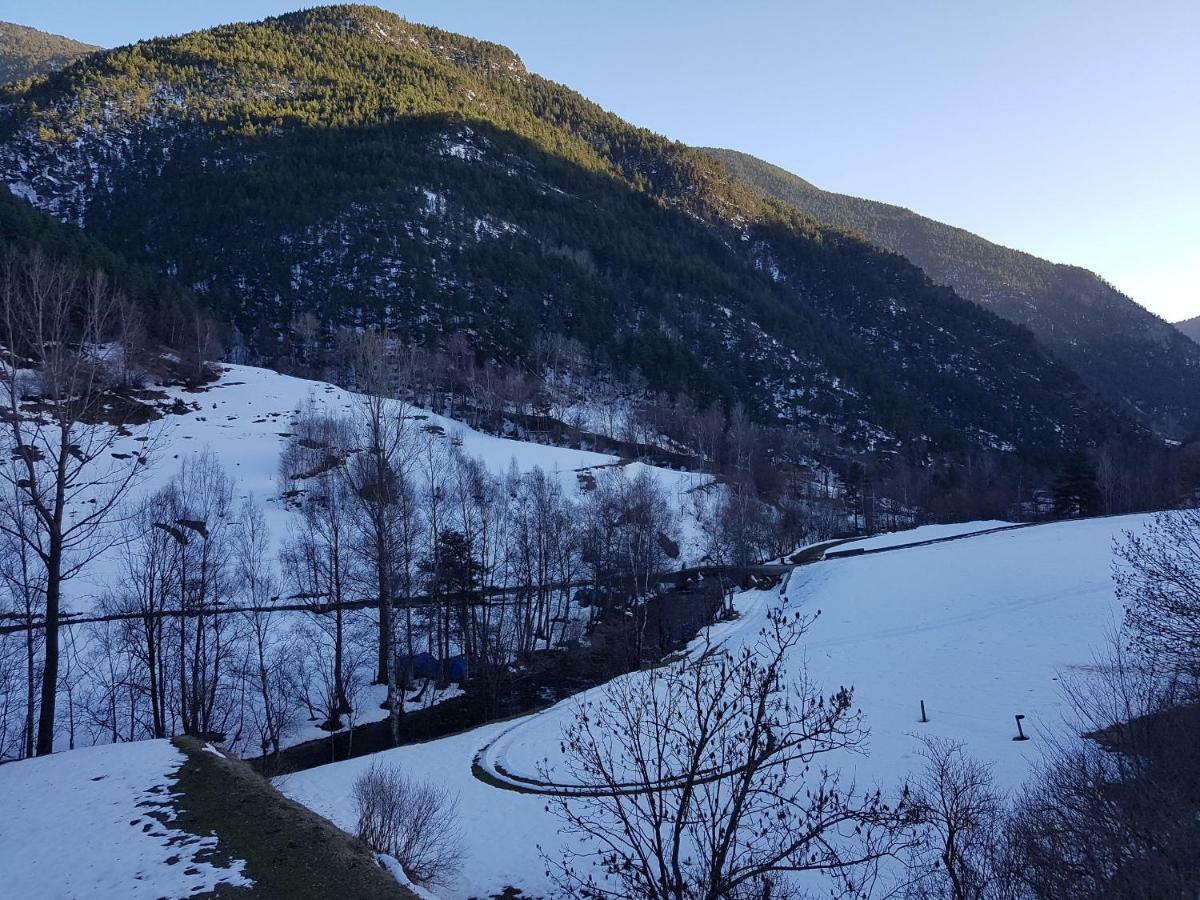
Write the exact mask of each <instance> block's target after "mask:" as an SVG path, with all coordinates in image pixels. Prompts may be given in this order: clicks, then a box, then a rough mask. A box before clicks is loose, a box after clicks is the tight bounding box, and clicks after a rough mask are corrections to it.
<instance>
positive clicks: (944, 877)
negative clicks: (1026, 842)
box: [907, 738, 1006, 900]
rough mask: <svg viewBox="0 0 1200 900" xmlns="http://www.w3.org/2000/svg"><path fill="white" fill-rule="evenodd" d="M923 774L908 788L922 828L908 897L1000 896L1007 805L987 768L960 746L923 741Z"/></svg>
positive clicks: (957, 899)
mask: <svg viewBox="0 0 1200 900" xmlns="http://www.w3.org/2000/svg"><path fill="white" fill-rule="evenodd" d="M923 743H924V745H925V746H924V749H923V750H922V751H921V757H922V758H923V759H924V760H925V768H924V770H923V771H922V772H921V773H920V774H918V775H917V777H916V779H915V780H914V781H913V782H912V783H911V784H910V785H909V788H910V790H911V792H912V803H913V808H914V810H915V811H916V814H917V816H918V817H919V818H920V820H921V822H922V823H923V825H924V827H925V832H926V840H925V842H924V843H923V846H922V852H921V853H918V854H917V857H918V858H917V860H916V865H915V866H914V872H913V874H914V876H915V878H914V881H913V883H912V884H911V885H910V886H909V889H908V892H907V893H908V896H909V897H910V898H913V900H916V898H920V900H943V898H945V900H985V898H987V900H990V898H994V897H999V896H1002V895H1003V891H1004V886H1005V875H1006V873H1005V869H1004V860H1003V853H1002V849H1001V848H1002V845H1003V836H1004V831H1003V827H1004V823H1005V803H1004V800H1003V798H1002V797H1001V795H1000V794H999V793H998V792H997V790H996V787H995V785H994V783H993V779H992V770H991V767H990V766H987V765H985V764H984V763H981V762H980V761H979V760H977V759H974V758H973V757H971V756H970V755H968V753H967V751H966V749H965V747H964V746H963V745H962V744H961V743H960V742H958V741H950V740H946V739H944V738H928V739H926V740H924V741H923Z"/></svg>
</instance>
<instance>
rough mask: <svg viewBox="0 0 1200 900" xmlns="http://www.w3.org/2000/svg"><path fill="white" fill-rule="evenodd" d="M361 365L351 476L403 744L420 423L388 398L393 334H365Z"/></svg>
mask: <svg viewBox="0 0 1200 900" xmlns="http://www.w3.org/2000/svg"><path fill="white" fill-rule="evenodd" d="M355 365H356V378H357V383H358V387H359V389H360V390H361V391H363V393H362V394H361V399H360V402H359V403H358V407H357V409H356V410H355V413H354V420H353V429H354V431H353V440H354V442H355V451H356V452H355V453H354V454H353V455H352V456H351V458H350V459H349V461H348V462H347V464H346V467H345V472H346V477H347V478H348V480H349V485H350V493H351V495H352V496H353V497H354V499H355V501H356V502H355V513H356V523H357V528H358V532H359V535H360V541H359V546H360V550H361V553H362V556H363V559H364V561H365V563H366V566H367V568H368V569H369V570H370V571H371V573H372V576H373V587H374V589H375V594H376V597H377V599H378V606H377V609H378V614H379V655H378V668H377V671H376V682H377V683H378V684H386V685H387V706H388V710H389V712H390V716H389V718H390V722H391V729H392V737H393V740H394V741H399V733H400V717H401V715H402V714H403V712H404V697H403V685H401V684H400V683H399V679H398V676H397V672H396V666H395V660H396V646H397V645H396V626H395V604H396V600H397V597H398V585H397V576H398V575H399V574H400V568H401V567H400V561H401V558H402V553H403V550H404V548H405V522H406V518H411V516H412V515H413V487H412V474H411V472H412V469H413V466H414V465H415V458H414V448H413V443H412V429H413V426H412V419H411V417H410V416H409V415H408V412H407V408H406V406H405V405H404V404H403V403H402V402H399V401H392V400H388V399H387V394H388V392H389V390H390V388H391V386H392V381H393V380H394V379H393V378H392V375H393V373H392V371H391V368H390V362H389V357H388V353H387V339H386V337H384V336H379V335H363V336H361V339H360V340H359V342H358V344H357V354H356V357H355Z"/></svg>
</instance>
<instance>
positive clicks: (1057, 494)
mask: <svg viewBox="0 0 1200 900" xmlns="http://www.w3.org/2000/svg"><path fill="white" fill-rule="evenodd" d="M1102 506H1103V498H1102V496H1101V494H1100V485H1099V482H1098V480H1097V477H1096V467H1095V465H1093V463H1092V461H1091V460H1090V459H1089V458H1088V455H1087V454H1086V453H1084V452H1083V451H1082V450H1076V451H1075V452H1073V453H1071V454H1070V455H1069V456H1068V457H1067V458H1066V460H1065V461H1064V462H1063V465H1062V468H1061V469H1060V470H1059V473H1058V477H1057V478H1056V479H1055V480H1054V514H1055V515H1056V516H1058V517H1059V518H1063V519H1077V518H1079V517H1080V516H1094V515H1098V514H1099V513H1100V511H1101V507H1102Z"/></svg>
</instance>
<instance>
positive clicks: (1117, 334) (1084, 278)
mask: <svg viewBox="0 0 1200 900" xmlns="http://www.w3.org/2000/svg"><path fill="white" fill-rule="evenodd" d="M706 152H707V153H709V154H710V155H712V156H713V157H714V158H716V159H719V160H721V161H722V162H723V163H724V164H725V166H726V167H727V168H728V170H729V172H730V173H731V175H732V176H733V177H734V178H735V179H736V180H737V181H739V182H740V183H743V184H746V185H750V186H752V187H754V188H756V189H757V190H760V191H763V192H765V193H767V194H769V195H770V196H772V197H775V198H777V199H779V200H782V201H783V202H785V203H788V204H790V205H792V206H794V207H795V208H796V209H798V210H800V211H802V212H804V213H806V214H807V215H810V216H812V217H813V218H815V219H817V220H818V221H820V222H823V223H827V224H829V225H834V226H837V227H839V228H845V229H848V230H850V231H853V232H855V233H858V234H861V235H863V236H864V237H866V238H867V239H868V240H870V241H872V242H873V243H875V244H878V245H879V246H880V247H883V248H885V249H887V250H891V251H893V252H895V253H899V254H901V255H903V256H905V257H907V258H908V259H909V260H911V261H912V262H914V263H916V264H917V265H918V266H920V267H921V268H922V269H924V270H925V272H926V274H928V275H929V277H930V278H932V279H933V280H934V281H935V282H937V283H938V284H945V285H949V286H950V287H952V288H954V290H955V291H956V292H958V294H960V295H961V296H963V297H965V298H967V299H968V300H973V301H975V302H976V303H978V304H980V305H981V306H984V307H986V308H987V309H989V310H991V311H992V312H995V313H997V314H998V315H1001V316H1003V317H1004V318H1006V319H1008V320H1010V321H1012V322H1017V323H1019V324H1021V325H1026V326H1028V327H1029V328H1030V329H1031V330H1032V331H1033V333H1034V334H1035V335H1036V336H1037V337H1038V339H1039V340H1040V341H1041V342H1042V343H1043V344H1044V345H1045V346H1046V347H1047V348H1049V349H1050V350H1051V351H1052V352H1053V353H1054V354H1056V355H1057V356H1058V357H1059V358H1060V359H1062V360H1063V361H1064V362H1066V363H1067V364H1068V365H1069V366H1071V367H1072V368H1073V369H1074V370H1075V371H1076V372H1077V373H1078V374H1079V376H1080V377H1081V378H1082V379H1083V381H1084V382H1085V383H1086V384H1087V385H1088V386H1089V387H1091V388H1092V389H1093V390H1094V391H1095V392H1096V393H1097V394H1098V395H1099V396H1100V397H1102V398H1104V399H1105V400H1107V401H1108V402H1109V403H1111V404H1113V405H1114V406H1116V407H1117V408H1119V409H1123V410H1125V411H1126V412H1128V413H1129V414H1131V415H1133V416H1135V417H1137V418H1139V419H1140V420H1142V421H1144V422H1146V423H1148V424H1150V425H1152V426H1153V427H1154V428H1155V429H1156V430H1157V431H1158V432H1159V433H1161V434H1162V435H1164V436H1166V437H1173V438H1181V437H1186V436H1188V435H1190V434H1194V433H1195V432H1196V431H1197V430H1198V429H1200V348H1198V347H1196V346H1194V345H1191V344H1189V343H1188V342H1187V341H1186V340H1182V339H1181V338H1180V335H1179V333H1178V332H1177V331H1176V330H1175V329H1174V328H1173V327H1172V326H1171V325H1169V324H1168V323H1166V322H1164V321H1163V320H1162V319H1160V318H1159V317H1158V316H1155V315H1154V314H1153V313H1151V312H1149V311H1148V310H1146V309H1144V308H1143V307H1141V306H1139V305H1138V304H1137V303H1135V302H1134V301H1133V300H1131V299H1130V298H1129V297H1127V296H1125V295H1124V294H1122V293H1121V292H1120V291H1118V290H1117V289H1116V288H1114V287H1113V286H1112V285H1110V284H1108V283H1107V282H1106V281H1104V280H1103V279H1102V278H1100V277H1099V276H1097V275H1095V274H1093V273H1092V272H1089V271H1087V270H1085V269H1081V268H1079V267H1077V266H1066V265H1058V264H1055V263H1051V262H1047V261H1046V260H1044V259H1039V258H1038V257H1036V256H1032V255H1031V254H1028V253H1022V252H1021V251H1019V250H1011V249H1009V248H1007V247H1002V246H1000V245H998V244H993V243H991V242H990V241H987V240H985V239H984V238H981V237H979V236H978V235H974V234H971V233H970V232H968V231H964V230H963V229H961V228H955V227H953V226H950V225H944V224H943V223H941V222H936V221H934V220H933V219H928V218H926V217H924V216H921V215H918V214H917V213H914V212H911V211H910V210H907V209H904V208H902V207H899V206H891V205H889V204H886V203H878V202H875V201H873V200H861V199H859V198H857V197H850V196H847V195H845V194H834V193H831V192H829V191H823V190H821V189H820V188H817V187H814V186H813V185H812V184H809V183H808V182H807V181H805V180H804V179H802V178H799V177H797V176H795V175H793V174H791V173H790V172H787V171H785V170H783V169H781V168H779V167H778V166H773V165H771V164H770V163H767V162H764V161H762V160H761V159H757V158H756V157H753V156H750V155H748V154H745V153H739V152H737V151H734V150H720V149H708V150H706Z"/></svg>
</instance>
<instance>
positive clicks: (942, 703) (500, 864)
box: [279, 516, 1144, 897]
mask: <svg viewBox="0 0 1200 900" xmlns="http://www.w3.org/2000/svg"><path fill="white" fill-rule="evenodd" d="M1143 521H1144V518H1143V517H1138V516H1130V517H1124V518H1110V519H1097V520H1089V521H1082V522H1074V523H1059V524H1051V525H1042V526H1037V527H1031V528H1023V529H1016V530H1012V531H1003V532H999V533H993V534H987V535H980V536H976V537H968V538H964V539H962V540H957V541H951V542H947V543H942V544H934V545H931V546H925V547H917V548H910V549H902V550H896V551H895V552H891V553H882V554H877V555H867V556H861V557H851V558H847V559H839V560H828V561H824V562H820V563H816V564H814V565H811V566H806V567H803V568H800V569H797V570H796V571H795V572H794V573H793V575H792V576H791V578H790V580H789V581H788V582H787V583H786V584H785V585H783V586H782V588H780V589H778V590H772V591H766V592H761V591H756V592H747V593H744V594H741V595H739V596H738V597H737V604H738V608H739V611H740V612H741V618H740V619H738V620H737V621H734V622H731V623H726V624H722V625H719V626H716V627H715V629H714V633H713V637H714V638H715V639H717V640H721V641H728V642H729V644H730V645H731V646H737V645H738V644H739V642H741V641H745V640H748V639H752V638H753V636H754V635H755V634H756V632H757V631H758V628H759V627H760V625H761V624H762V623H763V621H764V619H765V616H766V614H767V611H768V610H769V609H770V608H771V607H772V606H775V605H778V604H780V603H782V602H783V600H782V595H786V596H787V597H788V598H789V600H790V605H792V606H795V605H796V604H801V606H802V608H804V609H805V610H807V611H811V612H815V611H817V610H820V611H821V615H820V617H819V619H818V620H817V622H816V623H815V624H814V625H813V627H812V629H811V631H810V632H809V635H808V637H807V640H806V642H805V644H804V646H803V654H802V655H803V657H804V658H805V659H806V661H807V665H808V668H809V672H810V674H811V676H812V677H813V678H814V680H815V682H816V683H817V684H818V685H821V686H823V687H824V688H825V689H826V690H829V689H835V688H837V687H838V686H840V685H843V684H845V685H852V686H853V687H854V689H855V699H856V702H857V704H858V705H860V706H861V708H862V710H863V711H864V713H865V716H866V720H867V724H868V726H869V727H870V730H871V738H870V755H869V756H868V757H866V758H856V759H855V760H854V761H853V762H852V763H850V762H848V765H850V766H852V767H853V769H854V775H855V777H856V779H857V781H858V783H859V784H860V785H863V784H867V783H877V784H879V785H880V786H881V787H883V788H884V789H885V790H891V791H893V792H895V791H898V789H899V787H900V785H901V784H902V782H903V781H904V779H905V777H906V773H908V772H910V771H912V769H913V768H914V766H916V765H917V764H918V761H917V758H916V752H917V750H918V749H919V743H918V736H920V735H937V736H943V737H947V738H953V739H956V740H960V741H963V742H964V743H965V744H966V746H967V748H968V750H969V751H970V752H971V753H972V754H974V755H975V756H977V757H979V758H980V759H982V760H984V761H986V762H988V763H990V764H992V765H993V766H994V767H995V775H996V779H997V782H998V785H999V786H1000V787H1002V788H1006V789H1007V788H1013V787H1015V786H1017V785H1018V784H1019V783H1020V782H1021V781H1022V780H1023V779H1024V778H1025V777H1026V775H1027V774H1028V772H1029V770H1030V765H1031V763H1033V762H1034V761H1035V760H1036V759H1037V758H1038V755H1039V753H1040V752H1041V749H1042V748H1043V747H1044V746H1045V738H1046V736H1047V735H1049V734H1050V733H1052V732H1054V731H1056V730H1058V729H1062V728H1064V727H1066V725H1065V720H1064V713H1065V710H1064V706H1063V701H1062V698H1061V695H1060V692H1059V683H1058V678H1059V677H1060V675H1061V674H1063V673H1067V672H1071V671H1078V670H1081V669H1086V668H1087V667H1088V666H1089V665H1090V664H1091V663H1092V661H1093V659H1094V656H1095V655H1096V654H1097V653H1100V652H1102V651H1103V648H1104V645H1105V643H1106V638H1107V636H1108V634H1109V633H1110V632H1111V631H1112V630H1113V629H1114V628H1115V627H1116V625H1117V623H1118V621H1119V614H1120V611H1119V609H1118V608H1117V604H1116V601H1115V597H1114V593H1113V588H1112V581H1111V573H1110V567H1111V561H1112V542H1113V539H1114V537H1116V536H1119V535H1120V534H1121V532H1122V531H1124V530H1127V529H1136V528H1138V527H1139V526H1140V525H1141V523H1142V522H1143ZM983 524H984V526H986V527H994V526H996V525H997V524H1003V523H983ZM969 530H979V523H975V527H973V528H971V529H969ZM907 534H908V535H909V536H912V535H914V534H915V532H908V533H907ZM929 536H930V537H931V536H933V535H929ZM938 536H947V535H946V534H945V533H942V534H939V535H938ZM922 539H925V538H924V537H923V538H922ZM904 543H908V541H904ZM795 662H796V663H797V664H799V663H800V660H799V659H797V660H796V661H795ZM628 677H640V676H637V675H633V676H628ZM922 700H924V701H925V704H926V708H927V710H928V713H929V719H930V721H929V722H928V723H927V724H922V723H921V722H920V701H922ZM577 702H578V701H577V698H576V699H570V700H567V701H564V702H562V703H560V704H558V705H556V706H555V707H553V708H551V709H550V710H547V711H545V712H543V713H540V714H535V715H533V716H529V717H525V718H523V719H520V720H517V721H515V722H505V723H497V724H495V725H489V726H486V727H484V728H480V729H477V730H475V731H471V732H468V733H465V734H461V735H456V736H453V737H449V738H445V739H442V740H438V741H432V742H429V743H426V744H421V745H417V746H411V747H403V748H400V749H397V750H393V751H388V752H387V753H385V754H382V755H383V756H384V757H385V758H386V759H388V760H390V761H394V762H395V763H397V764H398V765H399V766H400V767H402V768H403V769H404V770H405V771H406V772H407V773H409V774H410V775H413V776H416V777H419V778H425V779H430V780H433V781H436V782H438V783H441V784H446V785H450V786H451V787H452V788H453V789H454V790H456V791H457V792H458V794H459V797H460V814H461V818H462V823H463V825H464V830H465V832H466V842H467V844H466V859H465V861H464V866H463V869H462V871H461V874H460V877H459V880H458V883H457V884H456V885H454V887H453V889H451V890H448V891H446V892H445V896H446V897H466V896H471V895H479V894H484V895H486V894H488V893H491V892H495V891H499V890H500V889H502V888H503V887H504V886H505V885H507V884H515V885H517V886H519V887H521V888H523V889H524V890H525V891H526V892H528V893H532V894H535V895H536V894H538V893H539V892H543V891H546V890H547V889H548V887H549V886H548V884H547V881H546V879H545V876H544V875H543V872H544V869H545V865H544V863H543V862H541V860H540V859H539V854H538V848H539V846H540V847H542V848H544V849H545V851H546V852H547V853H549V854H550V855H552V856H556V855H557V854H558V853H559V851H560V849H561V848H562V846H563V841H564V840H567V838H565V837H564V836H563V835H562V834H561V830H560V823H559V821H558V820H557V819H555V818H553V817H552V816H551V815H550V814H548V813H547V812H546V811H545V798H544V797H540V796H538V795H536V794H522V793H516V792H513V791H510V790H506V789H503V788H498V787H495V786H492V785H490V784H488V783H485V782H484V781H481V780H479V779H477V778H476V777H474V776H473V775H472V763H473V762H474V761H475V760H476V758H477V757H478V760H479V763H480V765H481V766H482V767H483V768H484V769H485V770H487V769H491V770H493V772H494V771H495V766H496V764H497V763H501V764H502V766H503V768H504V769H505V771H507V772H509V773H511V774H512V775H514V776H519V777H521V778H528V779H531V780H532V779H536V778H537V777H538V772H539V769H538V766H539V763H544V764H546V765H548V766H549V769H550V773H551V775H552V776H553V775H554V772H555V757H556V756H557V754H558V752H559V749H558V748H559V735H560V732H561V728H562V726H563V723H564V722H565V721H567V720H568V719H569V718H570V717H571V716H572V714H573V711H574V710H575V708H576V703H577ZM1016 714H1023V715H1025V716H1026V720H1025V728H1026V732H1027V733H1028V734H1031V735H1032V736H1033V739H1032V740H1030V741H1027V742H1024V743H1021V742H1014V741H1013V740H1012V738H1013V736H1014V735H1015V733H1016V731H1015V724H1014V721H1013V716H1014V715H1016ZM371 762H372V759H370V758H367V759H357V760H350V761H347V762H344V763H338V764H335V765H330V766H325V767H322V768H319V769H314V770H310V771H306V772H301V773H297V774H294V775H290V776H287V777H285V778H283V779H281V780H280V783H279V786H280V787H281V788H282V789H283V790H284V791H285V792H286V793H288V794H289V795H291V796H292V797H294V798H295V799H297V800H299V801H301V802H303V803H305V804H307V805H309V806H310V807H312V808H313V809H314V810H316V811H317V812H319V813H321V814H322V815H324V816H326V817H328V818H330V819H332V820H333V821H335V822H336V823H338V824H339V825H341V826H342V827H345V828H352V827H353V825H354V809H353V804H352V801H351V786H352V784H353V782H354V779H355V777H356V776H357V775H358V774H359V773H360V772H362V771H363V770H364V769H365V768H367V767H368V766H369V765H370V764H371Z"/></svg>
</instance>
